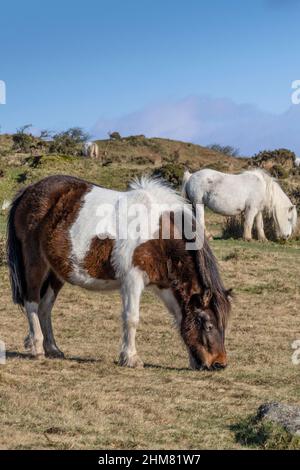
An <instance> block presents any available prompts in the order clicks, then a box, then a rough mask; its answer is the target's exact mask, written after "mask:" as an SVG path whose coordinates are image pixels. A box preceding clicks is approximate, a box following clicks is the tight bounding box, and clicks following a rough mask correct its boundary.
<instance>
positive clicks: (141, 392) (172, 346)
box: [0, 157, 300, 449]
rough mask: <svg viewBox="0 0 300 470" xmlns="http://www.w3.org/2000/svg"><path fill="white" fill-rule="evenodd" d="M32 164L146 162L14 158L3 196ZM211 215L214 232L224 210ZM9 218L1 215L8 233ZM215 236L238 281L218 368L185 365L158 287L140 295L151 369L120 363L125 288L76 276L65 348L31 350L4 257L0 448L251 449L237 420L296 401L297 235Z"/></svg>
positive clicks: (117, 178)
mask: <svg viewBox="0 0 300 470" xmlns="http://www.w3.org/2000/svg"><path fill="white" fill-rule="evenodd" d="M74 162H75V163H74ZM24 168H25V170H26V171H28V174H27V182H30V181H34V180H36V179H39V178H40V177H41V176H44V175H45V174H50V173H54V172H62V169H63V172H64V173H72V174H76V175H79V176H84V175H85V176H86V178H88V179H91V180H94V181H97V182H99V183H101V184H104V185H106V186H110V187H113V186H115V187H120V188H123V187H125V186H126V184H127V180H128V178H129V177H130V176H132V175H133V174H135V173H136V172H137V173H138V172H141V171H142V169H141V167H139V168H138V169H137V168H136V167H135V166H134V165H132V166H131V167H127V168H126V169H121V170H118V171H117V169H115V170H113V169H112V168H109V167H105V168H102V169H99V168H97V166H96V164H94V163H93V162H88V161H84V160H78V161H77V160H76V161H75V160H74V159H73V160H72V161H69V160H68V158H66V159H65V161H62V160H59V159H55V157H49V160H47V162H46V163H45V165H44V166H43V167H42V168H37V169H35V170H34V172H33V170H31V169H28V168H27V167H23V166H22V165H21V166H17V167H11V168H8V170H6V175H5V178H3V179H2V182H3V184H2V185H1V187H0V199H1V197H2V198H4V197H10V196H11V195H12V193H13V192H14V191H15V190H16V189H17V187H19V186H20V184H19V183H18V178H17V177H16V176H18V174H22V173H24V171H25V170H24ZM207 216H208V219H209V229H210V231H211V232H213V233H214V235H216V236H217V235H218V234H219V232H220V227H221V222H222V219H221V218H220V217H218V216H216V215H213V214H211V213H208V214H207ZM4 227H5V215H4V214H2V215H1V217H0V232H1V235H0V238H1V237H2V244H3V240H4ZM211 244H212V247H213V250H214V252H215V254H216V255H217V258H218V260H219V263H220V268H221V272H222V276H223V278H224V281H225V284H226V286H228V287H233V289H234V292H235V299H234V304H233V312H232V316H231V320H230V325H229V329H228V333H227V352H228V360H229V366H228V368H227V369H226V370H224V371H221V372H215V373H213V372H196V371H191V370H189V369H188V358H187V353H186V351H185V348H184V347H183V345H182V343H181V341H180V339H179V336H178V334H177V331H176V330H175V329H174V327H173V326H172V321H171V319H170V317H169V314H168V313H167V312H166V310H165V308H164V307H163V306H162V304H161V303H160V301H158V300H157V299H156V298H155V297H154V295H153V294H152V293H151V291H149V292H145V294H144V296H143V298H142V305H141V323H140V327H139V330H138V335H137V345H138V351H139V355H140V356H141V358H142V359H143V360H144V362H145V368H144V369H142V370H132V369H124V368H120V367H118V366H117V364H116V360H117V357H118V350H119V343H120V332H121V331H120V330H121V325H120V321H119V317H120V308H121V303H120V298H119V295H118V293H117V292H116V293H111V292H110V293H104V294H103V293H100V294H99V293H91V292H87V291H83V290H80V289H79V288H73V287H71V286H66V287H65V288H64V289H63V290H62V292H61V294H60V296H59V298H58V300H57V303H56V305H55V308H54V329H55V332H56V337H57V342H58V345H59V346H60V348H61V349H62V350H63V351H64V352H65V354H66V359H64V360H58V359H55V360H53V359H52V360H50V359H44V360H41V361H36V360H32V359H30V358H29V357H28V356H27V355H26V354H25V352H24V349H23V338H24V336H25V334H26V332H27V321H26V318H25V316H24V315H23V313H22V312H21V311H20V310H19V309H18V308H17V307H16V306H15V305H13V304H12V302H11V296H10V288H9V282H8V274H7V269H6V266H5V265H2V266H1V263H0V293H1V303H0V339H1V340H2V341H4V342H5V344H6V348H7V362H6V364H5V365H0V422H1V436H0V448H2V449H6V448H14V449H15V448H17V449H31V448H41V449H48V448H50V449H74V448H98V449H101V448H119V449H139V448H144V449H147V448H150V449H151V448H152V449H178V448H179V449H180V448H187V449H197V448H205V449H211V448H217V449H227V448H236V449H240V448H247V443H246V441H245V439H244V440H241V439H240V437H239V436H240V433H238V432H237V430H238V429H240V426H242V423H243V420H244V419H245V418H246V417H247V416H249V415H252V414H253V413H255V411H256V409H257V408H258V406H259V405H260V404H262V403H264V402H269V401H282V402H288V403H297V402H298V403H299V401H300V366H295V365H293V364H292V361H291V356H292V352H293V351H292V349H291V343H292V342H293V341H294V340H295V339H300V314H299V287H300V279H299V263H300V243H297V242H291V243H288V244H285V245H280V244H275V243H259V242H251V243H245V242H242V241H237V240H220V239H215V240H214V241H213V242H212V243H211ZM0 248H1V247H0ZM248 445H250V444H249V443H248ZM251 445H252V446H253V447H254V448H255V447H258V448H261V447H262V446H263V445H267V443H266V444H262V443H261V442H259V441H257V442H256V441H255V440H254V441H253V442H252V444H251Z"/></svg>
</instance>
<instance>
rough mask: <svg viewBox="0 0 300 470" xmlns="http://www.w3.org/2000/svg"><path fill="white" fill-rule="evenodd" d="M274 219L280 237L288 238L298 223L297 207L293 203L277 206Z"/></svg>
mask: <svg viewBox="0 0 300 470" xmlns="http://www.w3.org/2000/svg"><path fill="white" fill-rule="evenodd" d="M274 220H275V223H276V231H277V236H278V238H284V239H288V238H290V236H291V235H292V233H293V231H294V229H295V227H296V225H297V209H296V206H294V205H293V204H291V205H284V206H276V207H275V208H274Z"/></svg>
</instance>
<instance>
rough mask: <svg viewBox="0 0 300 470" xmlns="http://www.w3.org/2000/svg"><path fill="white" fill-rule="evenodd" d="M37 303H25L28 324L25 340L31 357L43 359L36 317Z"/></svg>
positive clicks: (41, 342)
mask: <svg viewBox="0 0 300 470" xmlns="http://www.w3.org/2000/svg"><path fill="white" fill-rule="evenodd" d="M38 307H39V305H38V303H36V302H25V310H26V314H27V319H28V323H29V335H28V337H27V338H26V339H25V342H26V344H27V345H28V346H30V347H31V352H32V355H33V356H35V357H43V356H44V355H45V352H44V347H43V339H44V336H43V333H42V329H41V325H40V321H39V317H38Z"/></svg>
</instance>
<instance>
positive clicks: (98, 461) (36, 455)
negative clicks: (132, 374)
mask: <svg viewBox="0 0 300 470" xmlns="http://www.w3.org/2000/svg"><path fill="white" fill-rule="evenodd" d="M295 459H297V460H299V451H256V450H244V451H239V450H238V451H234V450H232V451H230V450H229V451H227V450H224V451H222V450H220V451H215V450H190V451H186V450H182V451H181V450H162V451H158V450H153V451H152V450H146V451H143V450H138V451H135V450H132V451H131V450H107V451H104V450H99V451H97V450H91V451H88V450H82V451H80V450H79V451H77V450H71V451H57V450H50V451H47V450H45V451H43V450H37V451H32V450H28V451H27V450H20V451H11V450H7V451H5V450H4V451H0V464H4V463H9V464H16V465H18V464H19V465H22V466H23V465H26V464H29V463H30V464H31V465H32V464H33V465H34V464H37V465H40V464H42V463H46V464H47V465H55V464H76V466H78V465H79V466H80V465H84V466H85V467H86V466H87V465H89V466H92V467H98V468H101V467H103V466H108V465H112V466H118V467H120V468H136V467H137V466H141V465H145V466H147V465H154V466H157V465H162V466H170V465H175V464H177V465H182V466H196V467H198V468H200V467H202V468H205V467H206V466H207V468H209V467H208V465H209V466H211V465H212V464H213V463H214V462H220V463H222V464H225V465H226V463H227V464H229V463H248V464H249V463H256V462H260V463H262V464H263V463H264V462H265V463H267V462H268V463H269V464H270V462H272V461H274V462H276V463H284V464H285V465H286V464H287V463H288V462H289V461H290V462H291V463H292V462H293V461H294V460H295Z"/></svg>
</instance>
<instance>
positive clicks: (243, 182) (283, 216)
mask: <svg viewBox="0 0 300 470" xmlns="http://www.w3.org/2000/svg"><path fill="white" fill-rule="evenodd" d="M182 194H183V195H184V196H186V197H187V198H188V199H189V200H190V201H191V202H192V204H193V205H194V207H196V205H197V210H198V217H199V220H200V221H201V223H202V224H203V225H204V207H205V206H206V207H208V208H209V209H211V210H212V211H214V212H216V213H218V214H222V215H225V216H235V215H239V214H242V213H243V214H244V215H245V225H244V239H245V240H251V239H252V227H253V223H254V221H255V224H256V228H257V235H258V239H259V240H266V236H265V232H264V224H263V212H264V211H267V212H268V213H269V214H270V215H271V216H272V217H273V219H274V221H275V228H276V234H277V237H278V238H284V239H287V238H289V237H290V236H291V235H292V232H293V230H294V228H295V226H296V223H297V210H296V207H295V206H294V205H293V204H292V202H291V201H290V199H289V198H288V196H287V195H286V194H285V193H284V192H283V191H282V189H281V187H280V186H279V184H278V183H277V182H276V181H275V180H274V179H273V178H272V177H271V176H269V175H268V174H267V173H266V172H265V171H263V170H260V169H256V170H251V171H244V172H243V173H240V174H238V175H232V174H225V173H221V172H219V171H215V170H209V169H204V170H200V171H197V172H196V173H194V174H191V173H190V172H189V171H186V172H185V173H184V176H183V182H182Z"/></svg>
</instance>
